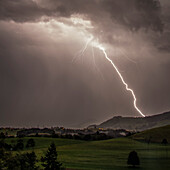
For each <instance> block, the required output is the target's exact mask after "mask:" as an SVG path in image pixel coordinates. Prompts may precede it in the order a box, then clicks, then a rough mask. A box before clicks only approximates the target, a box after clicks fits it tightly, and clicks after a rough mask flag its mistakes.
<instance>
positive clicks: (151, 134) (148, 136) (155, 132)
mask: <svg viewBox="0 0 170 170" xmlns="http://www.w3.org/2000/svg"><path fill="white" fill-rule="evenodd" d="M132 138H133V139H136V140H140V141H146V142H148V141H150V142H158V143H161V142H162V140H163V139H167V141H168V143H170V125H167V126H163V127H158V128H153V129H150V130H145V131H143V132H140V133H136V134H135V135H133V136H132Z"/></svg>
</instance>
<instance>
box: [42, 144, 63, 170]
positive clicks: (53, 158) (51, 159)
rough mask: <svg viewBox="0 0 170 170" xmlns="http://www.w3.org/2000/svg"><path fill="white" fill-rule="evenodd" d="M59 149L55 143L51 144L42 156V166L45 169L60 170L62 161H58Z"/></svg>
mask: <svg viewBox="0 0 170 170" xmlns="http://www.w3.org/2000/svg"><path fill="white" fill-rule="evenodd" d="M57 156H58V154H57V151H56V146H55V144H54V143H52V144H51V145H50V147H49V148H48V150H47V152H46V154H45V156H44V157H41V162H42V166H43V167H44V169H45V170H59V169H60V168H61V165H62V163H60V162H58V161H57Z"/></svg>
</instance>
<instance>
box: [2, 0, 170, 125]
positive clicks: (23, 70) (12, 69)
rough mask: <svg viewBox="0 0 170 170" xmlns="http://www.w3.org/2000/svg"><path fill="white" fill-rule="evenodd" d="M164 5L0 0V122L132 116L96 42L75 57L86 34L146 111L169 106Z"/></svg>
mask: <svg viewBox="0 0 170 170" xmlns="http://www.w3.org/2000/svg"><path fill="white" fill-rule="evenodd" d="M168 9H170V3H169V2H168V1H166V0H162V1H160V2H159V1H158V0H126V1H125V0H119V1H117V0H86V1H85V0H32V1H31V0H13V1H11V0H1V1H0V82H1V83H0V93H1V96H0V106H1V107H0V116H1V119H0V124H1V125H2V126H37V125H40V126H46V125H47V126H54V125H55V126H66V127H83V126H86V125H88V124H90V123H98V122H101V121H103V120H106V119H108V118H110V117H112V116H113V115H122V116H139V115H138V113H137V112H136V110H135V109H134V107H133V99H132V96H131V95H130V94H129V93H128V92H127V91H126V90H125V87H124V85H123V84H122V83H121V81H120V79H119V77H118V75H117V74H116V72H115V70H114V69H113V68H112V66H111V65H110V64H109V63H108V62H107V61H106V60H105V59H104V57H103V54H102V53H101V52H100V51H99V50H98V49H92V48H91V47H89V48H87V50H86V51H85V53H84V55H83V56H79V57H77V58H75V56H78V55H77V54H79V53H78V52H79V50H80V49H82V48H83V47H84V45H85V44H86V40H88V37H89V36H90V35H93V36H94V37H97V39H98V41H99V42H100V43H103V44H105V45H106V47H107V52H108V55H109V57H110V58H111V59H112V60H113V61H114V62H115V64H116V65H117V66H118V68H119V69H120V71H121V73H122V74H123V76H124V78H125V80H126V82H128V84H129V87H131V88H133V89H134V91H135V94H136V96H137V105H138V106H139V108H140V109H141V110H142V111H143V112H144V113H145V114H146V115H152V114H157V113H160V112H162V111H165V110H169V109H170V105H169V100H170V96H169V94H170V88H169V79H168V76H169V73H170V67H169V66H170V57H169V51H170V24H169V23H170V16H169V13H168V11H169V10H168ZM77 18H80V19H82V20H83V22H85V24H87V25H85V26H84V25H83V24H84V23H83V24H82V23H81V22H80V23H76V24H75V23H74V19H77ZM72 20H73V21H72ZM75 22H77V21H76V20H75ZM93 53H94V58H93V57H92V54H93Z"/></svg>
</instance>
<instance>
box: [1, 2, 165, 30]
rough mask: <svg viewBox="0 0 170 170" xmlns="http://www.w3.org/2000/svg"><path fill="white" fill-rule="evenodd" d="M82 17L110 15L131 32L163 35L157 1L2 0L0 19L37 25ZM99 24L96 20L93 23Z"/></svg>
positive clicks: (159, 8)
mask: <svg viewBox="0 0 170 170" xmlns="http://www.w3.org/2000/svg"><path fill="white" fill-rule="evenodd" d="M72 14H82V15H85V16H86V17H90V18H91V19H96V18H98V17H99V18H100V17H106V15H109V16H110V17H111V18H112V20H113V21H114V22H117V23H118V24H121V25H123V26H126V27H127V28H129V29H131V30H138V29H140V28H145V29H148V28H150V29H153V30H155V31H162V30H163V24H162V21H161V17H160V14H161V7H160V3H159V1H158V0H128V1H124V0H119V1H117V0H93V1H91V0H86V1H84V0H72V1H70V0H41V1H37V2H36V1H30V0H13V1H11V0H1V1H0V19H1V20H14V21H16V22H36V21H37V20H40V19H41V17H43V16H46V17H59V16H60V17H70V16H71V15H72ZM95 21H98V19H97V20H94V22H95Z"/></svg>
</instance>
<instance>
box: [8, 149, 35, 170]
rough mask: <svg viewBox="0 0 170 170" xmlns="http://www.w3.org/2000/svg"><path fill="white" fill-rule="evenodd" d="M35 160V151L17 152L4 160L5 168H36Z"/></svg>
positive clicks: (10, 169) (32, 169) (11, 169)
mask: <svg viewBox="0 0 170 170" xmlns="http://www.w3.org/2000/svg"><path fill="white" fill-rule="evenodd" d="M36 162H37V157H36V155H35V152H31V153H24V154H17V155H15V156H13V157H11V158H10V159H9V160H7V161H6V168H7V169H8V170H18V169H20V170H37V169H38V167H37V166H36V165H35V164H36Z"/></svg>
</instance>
